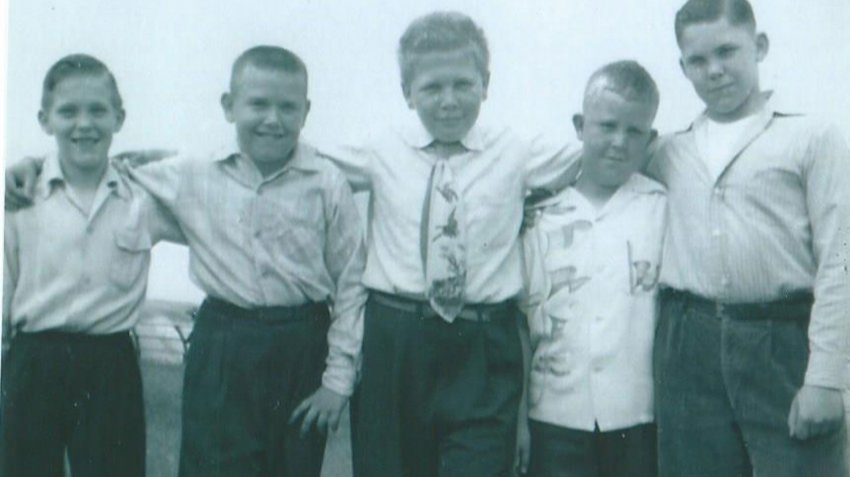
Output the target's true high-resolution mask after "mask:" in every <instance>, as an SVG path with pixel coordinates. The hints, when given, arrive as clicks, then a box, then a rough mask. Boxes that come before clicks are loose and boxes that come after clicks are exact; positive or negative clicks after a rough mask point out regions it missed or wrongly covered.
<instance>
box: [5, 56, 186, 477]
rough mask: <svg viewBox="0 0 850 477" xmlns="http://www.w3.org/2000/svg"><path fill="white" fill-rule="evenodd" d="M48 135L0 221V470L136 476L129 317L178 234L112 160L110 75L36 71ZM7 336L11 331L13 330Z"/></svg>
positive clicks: (136, 392)
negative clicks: (45, 151)
mask: <svg viewBox="0 0 850 477" xmlns="http://www.w3.org/2000/svg"><path fill="white" fill-rule="evenodd" d="M41 102H42V104H41V110H40V111H39V113H38V120H39V122H40V123H41V127H42V129H44V131H45V132H46V133H47V134H49V135H51V136H54V137H55V139H56V145H57V153H56V155H55V156H51V157H49V158H47V159H46V161H45V162H44V170H43V171H42V174H41V177H40V180H39V181H38V182H37V183H36V184H35V197H34V204H33V206H32V207H31V208H28V209H24V210H20V211H18V212H7V213H6V215H5V219H6V223H5V240H4V246H5V254H6V255H5V261H4V280H3V325H4V330H3V331H4V333H3V340H4V348H5V344H6V343H5V341H6V340H8V339H11V343H10V346H9V349H8V354H5V353H4V360H3V361H4V362H3V379H2V431H0V442H2V443H0V448H2V456H0V462H2V472H0V473H2V475H5V476H9V477H13V476H32V475H45V476H47V475H62V474H63V471H64V456H65V455H66V453H67V456H68V461H69V464H70V470H71V472H73V474H74V475H86V476H104V477H110V476H116V475H121V476H138V477H143V476H144V474H145V422H144V407H143V401H142V383H141V376H140V372H139V364H138V358H137V354H136V350H135V348H134V346H133V342H132V340H131V338H130V334H129V331H130V329H131V328H132V327H133V326H134V325H135V324H136V322H137V321H138V318H139V311H140V308H141V305H142V301H143V300H144V296H145V289H146V286H147V278H148V264H149V261H150V249H151V246H152V245H153V244H154V243H156V242H157V241H158V240H160V239H163V238H168V239H170V240H173V241H182V235H181V233H180V230H179V228H178V227H177V226H176V224H175V223H174V222H173V220H172V219H171V218H170V217H169V216H167V215H165V214H164V213H163V212H162V211H161V210H160V209H159V208H158V207H157V206H156V204H155V202H154V201H153V200H152V199H151V198H150V197H149V196H148V195H147V194H146V193H145V192H144V191H143V190H141V189H140V188H139V187H137V186H135V185H134V184H131V183H129V182H128V181H127V180H126V179H125V178H122V177H120V176H119V175H118V173H117V172H116V171H115V169H113V168H112V167H111V165H110V164H109V158H108V152H109V146H110V143H111V142H112V136H113V134H115V133H117V132H118V131H119V130H120V129H121V126H122V124H123V122H124V117H125V113H124V109H123V107H122V101H121V95H120V93H119V92H118V86H117V84H116V82H115V78H114V77H113V75H112V73H111V72H110V71H109V69H108V68H107V67H106V65H104V64H103V63H102V62H100V61H99V60H97V59H95V58H93V57H91V56H88V55H82V54H78V55H70V56H67V57H65V58H62V59H61V60H59V61H58V62H57V63H55V64H54V65H53V66H52V67H51V68H50V70H49V71H48V72H47V75H46V77H45V79H44V87H43V90H42V101H41ZM10 332H11V334H12V336H11V338H10V336H9V335H10Z"/></svg>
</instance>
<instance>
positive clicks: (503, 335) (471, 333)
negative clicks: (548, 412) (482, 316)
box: [353, 293, 522, 477]
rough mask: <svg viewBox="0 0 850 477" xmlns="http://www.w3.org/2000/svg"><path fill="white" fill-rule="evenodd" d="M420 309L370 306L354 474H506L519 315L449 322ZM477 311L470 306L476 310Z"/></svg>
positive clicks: (517, 379)
mask: <svg viewBox="0 0 850 477" xmlns="http://www.w3.org/2000/svg"><path fill="white" fill-rule="evenodd" d="M424 307H427V305H417V306H415V307H414V308H417V309H415V310H408V311H405V310H402V309H399V308H397V307H393V306H388V305H386V304H384V303H381V302H380V301H379V300H377V299H376V297H375V294H374V293H373V295H372V296H371V297H370V299H369V301H368V302H367V305H366V322H365V330H364V341H363V362H362V379H361V382H360V389H359V391H358V396H357V400H356V403H355V404H354V405H355V406H356V411H355V412H354V421H355V424H354V428H353V434H354V436H353V446H354V468H355V475H358V476H361V477H381V476H386V477H414V476H423V477H430V476H441V477H448V476H458V477H498V476H504V475H510V472H511V471H512V464H513V457H514V450H515V442H516V419H517V410H518V406H519V397H520V392H521V387H522V354H521V349H520V341H519V332H518V328H517V319H518V313H519V312H518V311H517V309H516V307H515V306H514V305H513V304H504V305H502V306H499V307H497V308H496V309H495V311H493V312H492V313H489V318H490V319H489V320H487V321H470V320H465V319H462V318H458V319H456V320H455V321H454V322H453V323H451V324H449V323H447V322H445V321H443V320H442V319H441V318H440V317H438V316H435V315H434V314H433V312H430V308H428V309H427V310H426V309H425V308H424ZM473 308H474V307H473Z"/></svg>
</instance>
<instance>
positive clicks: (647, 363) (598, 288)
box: [523, 174, 667, 432]
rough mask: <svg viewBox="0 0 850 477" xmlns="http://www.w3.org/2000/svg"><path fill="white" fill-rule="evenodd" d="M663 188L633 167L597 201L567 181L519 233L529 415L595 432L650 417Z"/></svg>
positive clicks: (651, 417)
mask: <svg viewBox="0 0 850 477" xmlns="http://www.w3.org/2000/svg"><path fill="white" fill-rule="evenodd" d="M666 202H667V201H666V195H665V192H664V188H663V187H662V186H661V185H660V184H658V183H657V182H655V181H653V180H651V179H648V178H646V177H644V176H641V175H639V174H635V175H633V176H632V177H631V178H629V180H628V181H627V182H626V183H624V184H623V185H622V186H620V188H619V189H618V190H617V192H616V193H615V194H614V195H613V196H612V197H611V198H610V199H609V200H608V202H607V203H606V204H605V205H604V206H603V207H601V208H599V209H597V208H596V207H594V206H593V205H592V204H591V203H590V202H589V201H588V200H587V199H586V198H585V197H584V196H583V195H582V194H581V193H580V192H578V191H577V190H576V189H574V188H568V189H566V190H565V191H563V192H561V193H559V194H558V195H556V196H555V197H552V198H550V199H547V200H546V201H544V202H542V203H541V204H540V207H541V208H542V209H541V210H542V212H543V213H542V215H541V217H540V219H539V220H538V224H537V225H536V226H535V227H534V228H533V229H531V230H529V231H528V232H527V233H526V235H525V237H524V239H523V251H524V256H525V270H526V274H527V283H528V290H527V295H528V298H527V300H528V303H527V304H526V313H527V315H528V318H529V327H530V330H531V337H532V349H533V358H532V365H531V375H530V377H529V379H530V381H529V400H528V402H529V416H530V417H531V418H533V419H535V420H539V421H543V422H547V423H550V424H555V425H558V426H562V427H567V428H570V429H578V430H583V431H589V432H590V431H593V430H594V429H595V426H596V425H598V426H599V429H601V430H602V431H611V430H616V429H623V428H627V427H631V426H635V425H638V424H643V423H647V422H652V421H653V417H654V413H653V379H652V376H653V375H652V344H653V335H654V334H655V323H656V316H657V290H658V286H657V285H658V277H659V268H660V263H659V262H660V260H661V250H662V241H663V238H664V226H665V207H666Z"/></svg>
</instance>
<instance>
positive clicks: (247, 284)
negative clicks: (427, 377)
mask: <svg viewBox="0 0 850 477" xmlns="http://www.w3.org/2000/svg"><path fill="white" fill-rule="evenodd" d="M133 176H134V178H135V179H136V180H137V181H138V182H139V183H140V184H141V185H142V186H143V187H145V188H146V189H147V190H148V191H149V192H150V193H151V194H152V195H153V196H154V197H156V198H157V199H159V200H160V201H161V202H162V204H164V205H165V206H166V207H167V208H168V209H169V210H171V211H172V213H173V214H174V216H175V217H176V218H177V220H178V221H179V223H180V226H181V228H182V229H183V232H184V233H185V235H186V240H187V241H188V243H189V271H190V275H191V278H192V280H193V281H194V282H195V283H196V284H197V285H198V286H199V287H200V288H201V289H202V290H203V291H204V292H205V293H207V294H208V295H210V296H212V297H215V298H219V299H221V300H225V301H227V302H230V303H233V304H234V305H237V306H240V307H243V308H259V307H269V306H296V305H302V304H304V303H307V302H323V301H327V302H329V303H330V304H331V305H332V313H331V320H332V321H331V327H330V331H329V332H328V346H329V352H328V360H327V368H326V370H325V374H324V376H323V382H322V384H323V385H324V386H325V387H327V388H328V389H331V390H333V391H336V392H338V393H340V394H343V395H350V394H351V392H352V390H353V387H354V379H355V370H356V366H355V365H356V363H357V361H358V359H359V355H360V342H361V340H362V336H363V322H362V311H363V306H364V303H365V301H366V292H365V289H364V288H363V287H362V285H361V283H360V279H361V275H362V273H363V267H364V265H365V260H366V251H365V246H364V244H363V230H362V226H361V224H360V219H359V217H358V213H357V209H356V207H355V204H354V199H353V197H352V193H351V188H350V187H349V185H348V183H347V182H346V180H345V177H344V176H343V175H342V174H341V173H340V172H339V171H338V170H336V168H334V167H333V165H332V164H330V163H328V162H327V161H323V160H319V159H317V158H316V156H315V152H314V149H313V148H312V147H310V146H308V145H306V144H300V145H299V146H298V148H297V149H296V151H295V154H294V155H293V157H292V158H291V159H290V160H289V162H288V163H287V164H286V165H285V166H284V167H283V168H282V169H281V170H280V171H278V172H276V173H274V174H272V175H270V176H269V177H266V178H263V176H262V174H260V172H259V170H258V169H257V168H256V166H255V165H254V164H253V162H251V161H250V159H248V158H246V157H244V156H242V155H240V154H232V155H229V156H227V157H225V158H223V159H220V160H215V161H202V160H192V159H187V158H176V159H173V160H165V161H160V162H157V163H153V164H149V165H147V166H144V167H140V168H138V169H135V170H134V171H133Z"/></svg>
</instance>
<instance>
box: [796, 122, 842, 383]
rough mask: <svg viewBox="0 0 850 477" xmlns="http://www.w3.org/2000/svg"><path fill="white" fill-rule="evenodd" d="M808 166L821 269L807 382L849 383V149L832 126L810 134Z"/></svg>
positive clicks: (809, 204)
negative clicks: (811, 136) (847, 371)
mask: <svg viewBox="0 0 850 477" xmlns="http://www.w3.org/2000/svg"><path fill="white" fill-rule="evenodd" d="M807 159H808V160H807V163H806V164H805V165H804V167H805V169H804V177H803V178H804V182H805V187H806V206H807V209H808V211H809V220H810V222H811V227H812V246H813V249H814V255H815V260H816V263H817V264H818V270H817V274H816V277H815V286H814V295H815V303H814V306H813V308H812V315H811V321H810V323H809V350H810V351H809V364H808V369H807V370H806V377H805V383H806V384H809V385H815V386H823V387H828V388H837V389H844V388H846V387H848V384H850V383H848V382H847V373H846V369H847V362H848V353H850V274H848V272H847V270H848V267H850V193H848V192H847V191H848V189H850V188H848V187H847V182H846V181H847V178H848V177H850V150H849V149H848V146H847V143H846V142H845V140H844V138H843V137H842V136H841V133H840V132H839V131H838V130H837V129H836V128H834V127H832V128H825V129H824V131H823V133H821V134H817V135H815V136H814V137H813V138H812V141H811V142H810V145H809V149H808V158H807Z"/></svg>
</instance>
